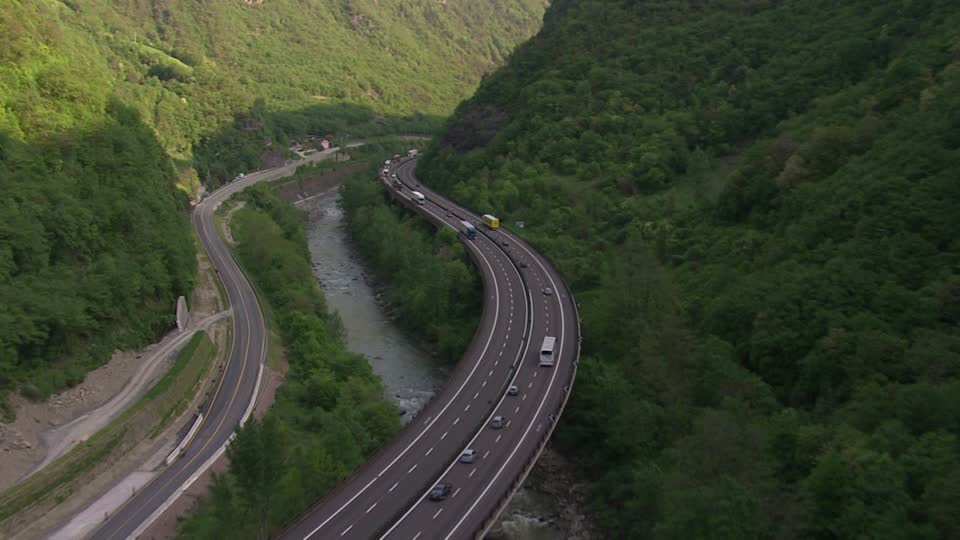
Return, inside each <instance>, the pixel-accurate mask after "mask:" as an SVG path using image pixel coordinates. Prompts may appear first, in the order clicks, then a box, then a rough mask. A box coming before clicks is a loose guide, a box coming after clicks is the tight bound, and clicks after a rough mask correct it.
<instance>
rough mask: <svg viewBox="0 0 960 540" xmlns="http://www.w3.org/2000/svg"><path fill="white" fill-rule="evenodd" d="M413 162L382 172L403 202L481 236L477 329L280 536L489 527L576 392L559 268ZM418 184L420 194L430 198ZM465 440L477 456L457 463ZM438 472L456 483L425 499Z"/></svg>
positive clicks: (573, 330)
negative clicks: (424, 178)
mask: <svg viewBox="0 0 960 540" xmlns="http://www.w3.org/2000/svg"><path fill="white" fill-rule="evenodd" d="M415 167H416V159H415V158H414V159H403V160H399V161H394V162H392V163H390V164H389V165H388V166H387V168H386V169H384V172H382V173H381V175H380V180H381V181H382V182H383V184H384V187H385V189H386V190H387V191H388V193H390V195H391V196H392V197H393V198H394V199H395V200H396V201H398V202H399V203H401V204H403V205H405V206H407V207H409V208H412V209H414V210H416V211H418V212H419V213H420V214H422V215H423V216H424V217H425V218H426V219H428V220H429V221H431V222H433V223H434V224H435V225H437V226H441V227H452V228H454V229H459V228H460V227H461V225H460V223H461V220H466V221H469V222H471V223H472V224H473V225H475V226H476V228H477V232H478V234H477V237H476V239H473V240H469V239H466V238H463V241H464V243H465V245H466V247H467V251H468V253H469V254H470V256H471V258H472V259H473V260H474V263H475V264H476V266H477V268H478V270H479V271H480V273H481V276H482V280H483V287H484V301H483V312H482V315H481V318H480V324H479V327H478V329H477V332H476V334H475V335H474V337H473V340H472V341H471V343H470V345H469V346H468V348H467V350H466V352H465V353H464V355H463V358H462V359H461V360H460V362H459V364H458V365H457V367H456V369H455V370H454V371H453V373H452V374H451V376H450V378H449V380H448V381H447V382H446V384H445V385H444V387H443V388H442V389H441V390H440V391H439V392H438V393H437V395H436V396H434V398H433V399H432V400H431V401H430V403H428V404H427V406H426V407H425V408H424V409H423V410H422V411H421V412H420V413H419V414H418V415H417V417H416V418H415V419H414V420H413V421H412V422H410V423H409V424H408V425H407V426H406V427H404V429H403V430H401V431H400V433H399V434H398V435H397V436H396V437H395V438H394V439H393V440H392V441H391V442H390V443H388V444H387V445H386V446H385V447H384V448H383V449H381V450H380V452H378V453H377V454H376V455H375V456H374V457H373V458H371V459H370V460H368V462H367V463H366V464H365V465H363V466H362V467H361V468H360V469H359V470H358V471H356V473H355V474H354V475H353V477H351V478H350V479H349V480H348V481H346V482H345V483H343V484H341V485H340V486H339V487H338V488H337V489H336V490H334V492H333V493H331V494H330V495H328V496H327V497H325V498H324V499H322V500H321V501H319V502H318V503H316V504H315V505H314V506H313V507H311V508H310V509H308V510H307V511H306V512H304V513H303V514H302V515H301V516H300V517H299V518H298V519H297V520H296V521H295V522H294V523H293V524H291V525H290V526H288V527H287V529H285V530H284V531H283V532H282V533H281V535H280V536H281V538H284V539H296V540H306V539H321V538H323V539H326V538H331V539H339V538H343V539H368V538H381V539H385V538H390V539H393V538H397V539H404V540H411V539H412V540H419V539H431V540H432V539H440V538H442V539H451V538H471V537H480V536H483V535H484V534H485V533H486V531H487V530H488V529H489V527H490V526H491V525H492V523H493V522H494V521H495V519H496V517H497V515H498V513H499V512H500V511H502V509H503V507H504V506H505V505H506V503H507V501H508V500H509V498H510V496H511V495H512V494H513V493H514V492H515V491H516V489H517V488H518V487H519V486H520V484H521V483H522V481H523V479H524V478H525V477H526V475H527V474H528V473H529V471H530V469H531V468H532V467H533V464H534V463H535V462H536V459H537V458H538V457H539V455H540V452H541V451H542V450H543V447H544V446H545V444H546V442H547V440H548V439H549V436H550V434H551V433H552V431H553V429H554V427H555V426H556V421H557V420H558V419H559V416H560V413H561V412H562V410H563V407H564V405H565V404H566V400H567V397H568V396H569V393H570V389H571V387H572V384H573V380H574V377H575V374H576V363H577V359H578V356H579V342H580V329H579V320H578V316H577V311H576V305H575V303H574V301H573V298H572V296H571V295H570V293H569V289H568V288H567V286H566V284H565V283H564V282H563V281H562V279H561V277H560V275H559V274H558V273H557V272H556V270H554V269H553V268H552V267H551V266H550V264H549V263H548V261H547V260H546V259H545V258H544V257H542V256H541V255H539V254H538V253H537V252H536V251H535V250H534V249H533V248H532V247H531V246H530V245H529V244H527V243H526V242H524V241H522V240H521V239H520V238H519V237H517V236H515V235H513V234H511V233H510V232H509V231H506V230H504V229H503V228H500V229H496V230H491V229H488V228H485V227H483V226H482V225H481V218H480V216H479V215H477V214H476V213H474V212H472V211H470V210H468V209H466V208H463V207H461V206H458V205H456V204H454V203H453V202H451V201H448V200H446V199H444V198H443V197H441V196H439V195H437V194H436V193H435V192H433V191H431V190H429V189H427V188H426V187H424V186H422V185H420V184H419V182H418V181H417V179H416V176H415V175H414V168H415ZM393 175H396V178H394V176H393ZM397 186H402V187H400V188H399V189H398V188H397ZM411 190H417V191H419V192H421V193H423V194H424V195H425V197H426V200H425V202H424V204H417V203H416V202H415V201H414V199H413V198H412V197H411V195H410V191H411ZM546 289H550V290H549V291H547V290H546ZM545 336H553V337H555V338H556V342H557V345H556V349H555V353H554V357H555V365H554V366H553V367H539V366H538V357H539V356H540V350H539V349H540V345H541V343H542V341H543V338H544V337H545ZM510 386H516V388H517V392H516V395H510V393H508V392H507V389H508V388H509V387H510ZM494 416H502V417H503V427H502V428H500V429H494V428H492V427H490V424H491V420H492V419H493V417H494ZM467 448H470V449H474V450H476V457H475V459H474V461H473V462H471V463H461V462H460V459H459V458H460V455H461V453H462V452H463V451H464V450H465V449H467ZM438 482H443V483H447V484H450V486H451V487H450V490H449V493H448V494H447V497H446V498H445V499H444V500H442V501H434V500H431V499H430V498H428V493H429V491H430V489H431V488H432V487H433V486H434V485H435V484H436V483H438Z"/></svg>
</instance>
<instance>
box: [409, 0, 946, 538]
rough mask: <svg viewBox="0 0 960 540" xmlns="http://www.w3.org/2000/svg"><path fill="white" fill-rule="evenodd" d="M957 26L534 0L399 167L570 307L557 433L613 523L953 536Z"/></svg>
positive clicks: (659, 530) (654, 533) (651, 533)
mask: <svg viewBox="0 0 960 540" xmlns="http://www.w3.org/2000/svg"><path fill="white" fill-rule="evenodd" d="M957 28H960V5H958V4H957V3H955V2H949V1H945V0H942V1H940V0H917V1H911V2H873V1H868V0H849V1H844V2H827V1H823V2H820V1H814V2H810V1H806V0H803V1H801V0H796V1H792V0H787V1H772V0H728V1H720V2H709V3H705V2H686V1H675V0H660V1H645V2H628V1H619V0H563V1H557V2H554V3H553V5H552V6H551V8H550V9H549V10H548V12H547V15H546V17H545V26H544V29H543V31H542V32H541V33H540V34H539V35H538V36H537V37H535V38H534V39H533V40H531V41H530V42H529V43H527V44H526V45H524V46H522V47H521V48H520V49H519V50H518V51H517V52H516V53H515V54H514V56H513V57H512V59H511V61H510V63H509V65H508V66H506V67H505V68H503V69H501V70H499V71H498V72H496V73H495V74H493V75H492V76H490V77H489V78H487V79H486V80H485V81H484V83H483V84H482V85H481V87H480V89H479V90H478V92H477V95H476V96H475V97H474V98H473V99H471V100H469V101H468V102H466V103H465V104H463V105H462V106H461V107H460V108H459V109H458V110H457V112H456V113H455V115H454V117H453V118H452V119H451V120H450V121H449V123H448V126H447V128H446V130H445V132H444V135H443V137H442V138H441V139H440V140H439V141H438V142H437V143H436V144H435V145H434V147H433V148H432V149H431V150H430V151H429V152H428V153H427V155H426V156H425V157H424V158H423V160H422V161H423V162H422V163H421V165H420V174H421V175H422V176H423V177H425V178H426V180H428V181H429V182H431V183H432V184H433V185H434V187H437V188H440V189H443V190H445V191H446V192H447V193H448V194H450V195H451V196H452V197H453V198H455V199H458V200H461V201H463V202H465V203H467V204H469V205H471V206H473V207H475V208H477V209H480V210H484V211H493V212H494V213H498V214H499V215H500V217H501V218H502V219H504V221H505V222H506V223H512V222H513V221H514V220H517V219H522V220H524V221H525V223H526V228H525V229H523V231H522V232H523V234H524V235H525V236H527V237H528V238H530V239H531V240H532V241H533V242H534V243H535V244H536V245H537V246H538V247H539V248H541V249H542V250H543V251H544V252H545V253H546V254H547V255H548V256H550V257H551V258H552V259H553V260H554V261H555V262H556V264H557V265H558V266H559V268H560V269H561V270H562V271H563V273H564V275H565V277H566V278H567V279H568V280H569V282H570V283H571V285H572V286H573V288H574V292H575V293H576V295H577V298H578V300H579V301H580V302H582V304H583V310H582V315H583V321H584V322H583V331H584V348H583V353H584V358H583V361H582V362H581V364H580V365H581V368H582V369H581V371H580V377H579V378H578V380H577V384H576V387H575V392H574V395H573V400H572V401H571V407H570V410H569V414H567V415H566V416H565V418H564V420H563V423H562V425H561V429H560V430H559V431H558V433H557V439H558V441H559V442H560V443H561V444H562V446H563V447H564V448H567V449H568V450H569V451H570V452H571V453H573V455H574V456H576V457H577V458H578V461H579V463H580V466H581V468H582V471H583V474H584V477H585V478H588V479H590V480H591V481H592V482H593V485H594V486H595V488H596V491H595V495H596V496H595V497H594V499H593V500H594V501H595V509H596V511H597V515H598V516H599V517H600V520H601V522H602V524H603V525H604V526H605V527H606V528H608V530H609V531H611V532H615V533H616V537H618V538H628V537H629V538H646V537H655V538H691V537H697V538H699V537H704V538H705V537H710V538H777V537H786V538H791V537H806V538H853V537H859V538H888V537H890V538H892V537H897V538H900V537H904V538H954V537H956V536H957V535H958V534H960V519H958V516H960V513H957V512H956V509H957V508H960V491H958V490H957V489H956V480H957V478H958V475H960V443H958V437H960V423H958V420H957V419H958V418H960V329H958V323H960V317H958V313H960V307H958V306H960V300H958V299H960V292H958V291H960V241H958V238H960V212H958V210H957V209H958V208H960V182H958V181H957V179H958V178H960V120H958V119H960V35H958V34H957V32H956V29H957ZM951 509H952V510H951Z"/></svg>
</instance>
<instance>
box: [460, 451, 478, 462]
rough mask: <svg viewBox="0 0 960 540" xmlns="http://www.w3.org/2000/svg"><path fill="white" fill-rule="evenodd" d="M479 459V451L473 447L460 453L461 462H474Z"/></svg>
mask: <svg viewBox="0 0 960 540" xmlns="http://www.w3.org/2000/svg"><path fill="white" fill-rule="evenodd" d="M475 459H477V451H476V450H474V449H473V448H467V449H466V450H464V451H463V453H462V454H460V463H473V462H474V460H475Z"/></svg>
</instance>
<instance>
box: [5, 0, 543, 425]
mask: <svg viewBox="0 0 960 540" xmlns="http://www.w3.org/2000/svg"><path fill="white" fill-rule="evenodd" d="M544 5H545V1H544V0H481V1H476V2H470V3H469V4H466V3H462V2H451V3H450V4H447V3H438V2H434V1H432V0H414V1H409V0H353V1H350V2H339V3H330V2H302V1H298V0H267V1H264V2H247V1H243V0H225V1H217V2H195V1H192V0H168V1H150V2H145V1H140V0H119V1H109V2H108V1H106V0H84V1H74V0H63V1H58V0H30V1H12V2H11V1H6V2H0V190H2V193H3V195H4V197H3V198H2V199H0V308H2V309H0V405H2V406H3V410H4V414H5V415H9V413H10V411H9V406H8V404H7V401H6V399H5V396H6V395H7V392H8V391H9V390H11V389H15V388H19V389H20V390H21V391H22V392H23V393H24V394H26V395H28V396H30V397H44V396H46V395H48V394H49V393H50V392H52V391H54V390H57V389H59V388H61V387H62V386H64V385H68V384H74V383H76V382H78V381H80V380H82V378H83V376H84V374H85V373H86V371H88V370H89V369H90V368H91V367H94V366H96V365H98V364H100V363H102V362H103V361H104V360H106V358H108V356H109V354H110V352H111V351H112V350H113V349H114V348H115V347H130V346H134V345H142V344H145V343H147V342H149V341H150V340H152V339H154V338H155V337H157V335H158V333H160V332H161V331H163V330H165V329H166V328H169V327H170V325H171V324H172V320H173V319H172V313H173V302H174V301H175V299H176V297H177V295H180V294H187V293H189V291H190V289H191V286H192V282H193V274H194V269H193V268H194V262H193V247H192V242H191V238H190V229H189V225H188V219H187V217H188V206H187V204H186V203H187V197H186V196H185V195H184V194H182V193H178V192H177V191H176V190H175V186H176V185H179V186H180V187H181V188H182V189H183V190H184V191H186V192H188V193H189V194H190V195H194V194H195V190H196V189H197V188H198V187H199V184H200V182H201V180H202V181H204V182H205V183H207V184H208V185H209V186H210V187H216V186H217V185H219V184H220V183H221V182H223V181H224V180H226V179H229V178H230V177H231V176H232V175H234V174H236V173H237V172H241V171H248V170H250V169H253V168H257V167H258V166H259V165H260V164H261V158H262V156H263V155H265V154H272V155H273V158H274V159H281V160H282V159H283V158H286V157H290V156H288V155H286V154H287V151H286V143H287V142H288V139H291V138H294V137H300V136H302V135H304V134H306V133H318V134H322V135H325V134H333V135H335V136H337V137H341V138H342V137H347V136H351V137H357V136H364V135H368V134H377V133H383V132H389V131H407V130H421V131H422V130H426V129H430V128H431V127H432V126H436V125H437V124H436V118H437V115H440V114H448V113H449V112H450V111H451V110H452V108H453V106H454V105H455V104H456V102H457V101H458V100H460V99H461V98H462V97H463V96H464V95H466V93H467V92H468V91H470V90H471V89H472V87H473V85H475V84H476V82H477V81H479V79H480V77H481V75H482V74H483V73H484V72H486V71H489V70H490V69H492V67H493V66H494V65H495V64H496V63H498V62H499V61H501V60H502V59H503V58H504V57H505V56H506V55H507V54H508V52H509V51H510V50H511V48H512V47H513V46H514V45H515V44H516V43H517V42H519V41H520V40H522V39H523V38H525V37H527V36H529V35H530V34H532V33H533V32H534V31H535V29H536V27H537V26H538V25H539V22H540V20H539V19H540V15H541V14H542V12H543V7H544ZM197 171H199V173H200V174H199V175H198V174H197Z"/></svg>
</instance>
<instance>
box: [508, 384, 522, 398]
mask: <svg viewBox="0 0 960 540" xmlns="http://www.w3.org/2000/svg"><path fill="white" fill-rule="evenodd" d="M519 393H520V389H519V388H517V385H515V384H511V385H510V388H507V395H508V396H515V395H517V394H519Z"/></svg>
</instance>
